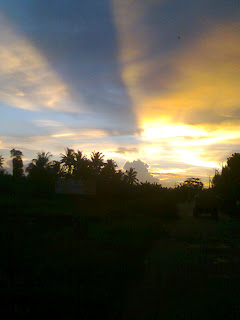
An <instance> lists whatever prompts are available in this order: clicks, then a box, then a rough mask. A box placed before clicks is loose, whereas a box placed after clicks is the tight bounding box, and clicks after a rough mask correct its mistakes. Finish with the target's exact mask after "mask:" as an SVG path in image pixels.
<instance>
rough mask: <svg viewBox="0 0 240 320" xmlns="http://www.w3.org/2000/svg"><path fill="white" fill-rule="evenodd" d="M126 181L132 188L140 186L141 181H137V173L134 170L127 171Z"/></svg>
mask: <svg viewBox="0 0 240 320" xmlns="http://www.w3.org/2000/svg"><path fill="white" fill-rule="evenodd" d="M124 180H125V182H126V183H127V184H128V185H130V186H133V185H136V184H138V182H139V180H138V179H137V171H135V170H134V168H130V169H129V170H127V171H126V174H125V179H124Z"/></svg>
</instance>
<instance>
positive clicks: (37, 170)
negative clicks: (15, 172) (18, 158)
mask: <svg viewBox="0 0 240 320" xmlns="http://www.w3.org/2000/svg"><path fill="white" fill-rule="evenodd" d="M51 157H52V155H51V154H50V152H47V153H46V152H44V151H42V152H41V153H40V152H39V153H38V154H37V158H36V159H32V161H31V162H30V163H29V165H28V166H27V168H26V172H27V173H28V175H29V177H31V176H40V175H42V174H45V173H47V172H50V171H51V167H52V165H53V163H52V162H51V161H50V158H51Z"/></svg>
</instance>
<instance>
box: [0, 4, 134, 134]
mask: <svg viewBox="0 0 240 320" xmlns="http://www.w3.org/2000/svg"><path fill="white" fill-rule="evenodd" d="M0 11H1V12H3V13H4V15H5V16H6V17H7V18H8V19H9V20H10V21H11V22H13V23H14V25H15V26H16V28H17V29H18V30H19V31H20V32H21V33H22V34H23V35H24V36H25V37H26V38H27V39H28V40H29V41H30V42H31V43H32V44H33V45H34V46H35V47H36V48H37V49H38V50H39V51H40V52H41V53H42V54H43V55H44V57H45V58H47V60H48V62H49V63H50V65H51V66H52V67H53V69H54V70H55V71H57V73H58V74H59V75H60V77H61V79H62V80H63V81H64V83H67V84H68V89H69V91H70V94H71V98H72V99H73V101H74V102H75V104H76V105H77V104H78V103H79V104H82V103H84V105H85V106H87V108H88V109H89V111H90V110H92V111H93V112H97V113H98V114H99V120H100V121H101V118H102V119H104V120H105V121H106V122H107V121H110V122H111V124H112V126H114V127H116V128H117V129H118V130H120V131H121V130H122V129H124V128H125V129H124V130H126V128H127V127H128V128H129V127H135V128H137V125H136V120H135V116H134V114H133V112H132V104H131V99H130V98H129V96H128V93H127V91H126V89H125V85H124V84H123V82H122V79H121V74H120V70H119V65H118V52H117V50H118V46H117V39H116V30H115V26H114V23H113V20H112V19H113V17H112V12H111V7H110V3H109V1H108V0H101V1H98V0H92V1H91V2H89V1H88V2H85V1H75V0H68V1H65V0H63V1H60V2H59V1H51V2H50V3H49V2H39V1H36V2H35V1H23V2H21V3H19V2H18V1H11V2H5V3H2V4H0Z"/></svg>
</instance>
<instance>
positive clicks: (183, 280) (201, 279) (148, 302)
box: [123, 205, 240, 319]
mask: <svg viewBox="0 0 240 320" xmlns="http://www.w3.org/2000/svg"><path fill="white" fill-rule="evenodd" d="M166 229H167V231H168V237H166V239H163V240H159V241H157V242H156V243H155V245H154V246H153V248H152V250H151V252H149V254H148V256H147V257H146V259H145V274H144V275H143V278H142V281H141V283H139V285H138V286H137V287H135V288H133V289H132V290H131V291H130V292H129V295H128V297H129V298H128V301H127V303H126V310H125V311H124V313H123V319H214V318H217V317H218V318H219V317H223V318H224V317H225V318H227V319H240V303H239V301H240V241H239V239H240V222H239V220H236V219H230V218H228V217H226V216H224V215H220V217H219V219H218V221H216V220H213V219H211V218H209V217H201V218H198V219H196V218H194V217H193V216H192V207H191V205H181V206H180V220H178V221H176V222H175V223H174V224H169V225H167V226H166Z"/></svg>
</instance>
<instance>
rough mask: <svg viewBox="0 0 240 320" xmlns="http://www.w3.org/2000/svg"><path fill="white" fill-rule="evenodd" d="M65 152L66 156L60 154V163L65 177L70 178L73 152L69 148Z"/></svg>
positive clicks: (73, 157)
mask: <svg viewBox="0 0 240 320" xmlns="http://www.w3.org/2000/svg"><path fill="white" fill-rule="evenodd" d="M65 152H66V154H62V153H61V160H60V163H63V166H64V169H65V170H66V173H67V176H72V174H73V170H74V166H75V152H74V150H73V149H70V148H67V149H66V150H65Z"/></svg>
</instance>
